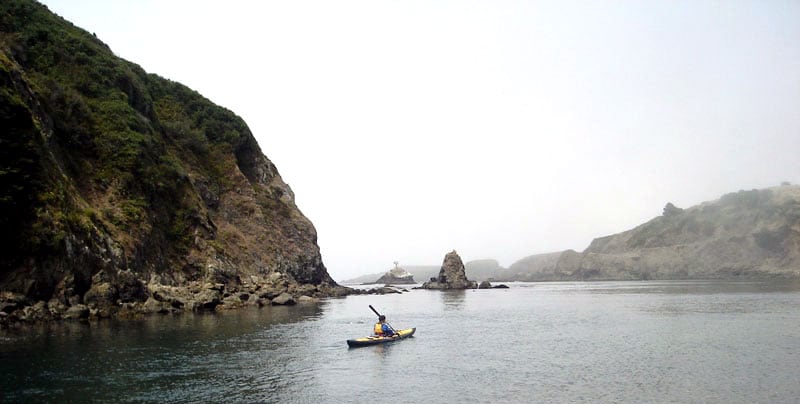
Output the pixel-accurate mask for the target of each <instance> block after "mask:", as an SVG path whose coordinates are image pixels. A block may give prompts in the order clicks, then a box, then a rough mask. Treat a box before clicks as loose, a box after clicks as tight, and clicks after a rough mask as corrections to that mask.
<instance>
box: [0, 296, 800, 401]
mask: <svg viewBox="0 0 800 404" xmlns="http://www.w3.org/2000/svg"><path fill="white" fill-rule="evenodd" d="M509 285H511V288H510V289H505V290H504V289H495V290H475V291H472V290H470V291H452V292H440V291H426V290H412V291H411V292H409V293H404V294H402V295H384V296H351V297H347V298H344V299H330V300H326V301H323V302H322V303H320V304H318V305H308V306H295V307H266V308H262V309H255V308H254V309H246V310H239V311H234V312H228V313H222V314H208V315H191V314H190V315H182V316H175V317H173V316H157V317H150V318H147V319H144V320H141V321H126V322H113V321H104V322H96V323H64V324H60V325H51V326H41V327H35V328H32V329H26V330H21V331H16V330H12V331H5V332H2V333H0V401H3V402H87V401H91V402H154V401H162V402H163V401H168V402H223V401H224V402H300V403H305V402H325V403H365V402H370V401H377V400H380V401H387V400H388V401H395V402H396V401H400V402H414V403H421V402H426V403H440V402H453V401H458V402H476V403H482V402H487V403H494V402H510V403H528V402H559V403H564V402H592V403H594V402H637V403H641V402H657V403H668V402H681V403H686V402H693V403H694V402H697V403H703V402H708V403H730V402H737V403H752V402H761V403H782V402H783V403H790V402H791V403H796V402H799V401H800V284H798V283H767V282H597V283H576V282H564V283H512V284H509ZM369 304H372V305H373V306H375V307H376V308H377V309H378V310H379V311H381V312H382V313H384V314H386V315H387V317H388V322H389V323H391V324H392V325H393V326H394V327H395V328H407V327H412V326H413V327H417V333H416V334H415V336H414V337H413V338H409V339H407V340H403V341H399V342H396V343H392V344H388V345H382V346H372V347H365V348H355V349H348V348H347V345H346V343H345V341H346V340H347V339H349V338H355V337H360V336H364V335H367V334H368V333H369V332H370V331H371V329H372V324H373V322H374V319H375V316H374V314H373V313H372V312H371V311H370V310H369V308H368V307H367V305H369Z"/></svg>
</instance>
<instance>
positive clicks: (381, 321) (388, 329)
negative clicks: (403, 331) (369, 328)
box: [373, 314, 396, 337]
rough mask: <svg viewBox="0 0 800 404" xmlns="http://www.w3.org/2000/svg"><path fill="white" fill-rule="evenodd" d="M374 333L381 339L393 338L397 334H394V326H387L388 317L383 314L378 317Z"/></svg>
mask: <svg viewBox="0 0 800 404" xmlns="http://www.w3.org/2000/svg"><path fill="white" fill-rule="evenodd" d="M373 332H374V333H375V335H378V336H381V337H391V336H393V335H394V334H396V333H395V332H394V328H392V326H390V325H389V324H386V316H384V315H383V314H381V315H380V316H378V322H377V323H375V327H373Z"/></svg>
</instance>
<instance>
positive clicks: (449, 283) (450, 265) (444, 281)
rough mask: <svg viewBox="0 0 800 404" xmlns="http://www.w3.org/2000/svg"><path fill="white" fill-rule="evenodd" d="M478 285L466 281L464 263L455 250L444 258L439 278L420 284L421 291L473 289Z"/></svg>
mask: <svg viewBox="0 0 800 404" xmlns="http://www.w3.org/2000/svg"><path fill="white" fill-rule="evenodd" d="M477 287H478V283H477V282H475V281H471V280H469V279H467V274H466V269H465V268H464V262H462V261H461V257H460V256H459V255H458V253H457V252H456V250H453V251H451V252H449V253H447V255H445V256H444V262H443V263H442V268H441V269H440V270H439V276H438V277H436V278H431V280H430V281H428V282H425V283H423V284H422V287H421V288H422V289H475V288H477Z"/></svg>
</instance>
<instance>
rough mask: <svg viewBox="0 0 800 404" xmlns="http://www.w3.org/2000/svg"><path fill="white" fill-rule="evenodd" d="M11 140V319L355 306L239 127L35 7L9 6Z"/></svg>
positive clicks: (5, 224)
mask: <svg viewBox="0 0 800 404" xmlns="http://www.w3.org/2000/svg"><path fill="white" fill-rule="evenodd" d="M0 127H2V138H0V155H1V156H0V192H2V194H0V212H2V214H1V215H2V216H0V319H3V320H5V319H6V318H8V317H17V318H21V319H23V320H24V319H29V320H36V319H40V318H54V317H55V318H58V317H64V316H67V313H68V312H71V313H73V314H75V313H77V315H78V316H80V317H85V316H88V315H96V316H113V315H118V314H120V315H121V314H136V313H142V312H153V311H160V312H166V311H180V310H186V309H201V308H215V307H216V308H220V307H236V306H239V305H243V304H254V302H259V304H265V303H269V302H270V299H273V298H274V297H276V296H277V295H279V294H281V293H288V294H290V295H293V296H298V297H299V296H300V295H309V296H324V295H330V294H341V293H345V291H344V290H343V289H342V288H341V287H339V286H338V285H336V283H335V282H334V281H333V280H332V279H331V278H330V276H329V275H328V272H327V270H326V268H325V266H324V265H323V263H322V259H321V256H320V252H319V248H318V246H317V244H316V231H315V229H314V226H313V225H312V223H311V222H310V221H309V220H308V219H307V218H306V217H305V216H303V214H302V213H301V212H300V210H299V209H298V208H297V206H296V205H295V202H294V194H293V193H292V190H291V189H290V188H289V186H288V185H287V184H286V183H285V182H284V181H283V180H282V178H281V176H280V174H279V173H278V170H277V169H276V167H275V166H274V165H273V164H272V163H271V162H270V161H269V159H267V158H266V157H265V156H264V154H263V153H262V152H261V150H260V148H259V146H258V144H257V142H256V140H255V138H254V137H253V135H252V133H251V132H250V130H249V129H248V127H247V125H246V124H245V123H244V122H243V121H242V119H241V118H239V117H238V116H236V115H235V114H234V113H232V112H230V111H228V110H226V109H224V108H222V107H219V106H217V105H214V104H213V103H212V102H210V101H209V100H207V99H205V98H204V97H202V96H201V95H200V94H198V93H196V92H195V91H193V90H191V89H189V88H187V87H185V86H183V85H181V84H179V83H176V82H172V81H169V80H166V79H163V78H161V77H158V76H156V75H153V74H147V73H146V72H144V71H143V70H142V69H141V68H140V67H139V66H137V65H135V64H133V63H130V62H127V61H125V60H122V59H120V58H118V57H116V56H114V54H113V53H112V52H111V50H110V49H109V48H108V46H106V45H105V44H104V43H102V42H101V41H100V40H98V39H97V38H96V37H95V36H93V35H92V34H90V33H88V32H85V31H83V30H81V29H79V28H77V27H75V26H73V25H72V24H70V23H69V22H67V21H65V20H63V19H62V18H60V17H58V16H56V15H54V14H52V13H51V12H49V10H48V9H47V8H46V7H45V6H43V5H40V4H38V3H35V2H33V1H27V0H7V1H4V2H2V4H0ZM71 309H72V310H71Z"/></svg>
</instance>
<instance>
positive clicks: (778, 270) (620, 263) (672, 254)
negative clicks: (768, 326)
mask: <svg viewBox="0 0 800 404" xmlns="http://www.w3.org/2000/svg"><path fill="white" fill-rule="evenodd" d="M510 269H511V272H512V273H513V274H515V276H516V280H622V279H747V278H772V277H779V278H784V277H787V278H788V277H799V276H800V187H798V186H790V185H784V186H780V187H775V188H769V189H762V190H751V191H739V192H736V193H730V194H727V195H724V196H722V197H721V198H720V199H719V200H716V201H711V202H705V203H702V204H700V205H698V206H694V207H691V208H688V209H679V208H676V207H675V206H673V205H672V204H667V206H666V207H665V208H664V213H663V215H662V216H659V217H656V218H654V219H652V220H650V221H648V222H647V223H644V224H642V225H640V226H638V227H636V228H634V229H631V230H628V231H625V232H622V233H619V234H615V235H611V236H606V237H601V238H597V239H595V240H593V241H592V243H591V244H590V245H589V247H588V248H587V249H586V250H585V251H584V252H582V253H578V252H575V251H572V250H568V251H564V252H561V253H553V254H544V255H538V256H531V257H528V258H526V259H524V260H521V261H518V262H517V263H515V264H514V265H512V266H511V268H510Z"/></svg>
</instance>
